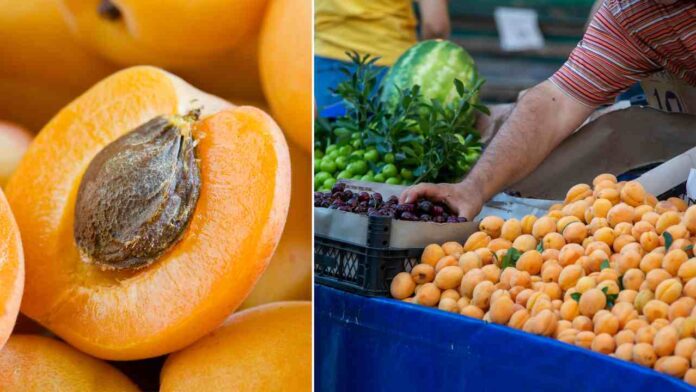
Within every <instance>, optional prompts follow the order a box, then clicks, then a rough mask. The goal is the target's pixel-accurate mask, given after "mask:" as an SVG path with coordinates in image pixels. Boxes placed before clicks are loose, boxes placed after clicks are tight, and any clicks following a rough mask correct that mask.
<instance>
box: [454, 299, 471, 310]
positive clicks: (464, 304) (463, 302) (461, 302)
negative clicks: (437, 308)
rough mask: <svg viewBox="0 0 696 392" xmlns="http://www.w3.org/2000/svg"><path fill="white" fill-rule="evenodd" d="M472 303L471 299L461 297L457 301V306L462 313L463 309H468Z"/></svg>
mask: <svg viewBox="0 0 696 392" xmlns="http://www.w3.org/2000/svg"><path fill="white" fill-rule="evenodd" d="M470 302H471V300H469V298H467V297H460V298H459V299H458V300H457V306H459V310H460V311H461V310H462V309H464V308H465V307H467V306H468V305H469V304H470Z"/></svg>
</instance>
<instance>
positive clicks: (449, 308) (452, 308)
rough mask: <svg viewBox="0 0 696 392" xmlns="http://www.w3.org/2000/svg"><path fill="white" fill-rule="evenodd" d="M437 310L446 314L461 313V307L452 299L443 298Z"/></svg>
mask: <svg viewBox="0 0 696 392" xmlns="http://www.w3.org/2000/svg"><path fill="white" fill-rule="evenodd" d="M437 308H438V309H440V310H444V311H445V312H454V313H459V305H457V301H455V300H454V299H452V298H441V299H440V303H438V304H437Z"/></svg>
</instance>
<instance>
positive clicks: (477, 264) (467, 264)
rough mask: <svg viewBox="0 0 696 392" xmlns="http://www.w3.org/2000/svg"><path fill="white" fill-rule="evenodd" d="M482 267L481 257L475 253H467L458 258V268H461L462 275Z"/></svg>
mask: <svg viewBox="0 0 696 392" xmlns="http://www.w3.org/2000/svg"><path fill="white" fill-rule="evenodd" d="M482 265H483V263H482V261H481V257H479V255H478V254H476V252H472V251H469V252H466V253H464V254H463V255H461V256H460V257H459V268H461V269H462V271H464V273H467V272H469V271H471V270H472V269H474V268H481V267H482Z"/></svg>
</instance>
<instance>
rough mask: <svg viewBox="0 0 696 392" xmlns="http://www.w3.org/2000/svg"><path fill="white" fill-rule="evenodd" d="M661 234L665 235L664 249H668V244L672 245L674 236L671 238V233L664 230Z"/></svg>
mask: <svg viewBox="0 0 696 392" xmlns="http://www.w3.org/2000/svg"><path fill="white" fill-rule="evenodd" d="M662 236H663V237H665V250H667V249H669V247H670V246H672V242H674V238H672V234H669V232H667V231H665V232H664V233H662Z"/></svg>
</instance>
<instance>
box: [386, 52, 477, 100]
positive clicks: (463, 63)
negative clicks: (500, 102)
mask: <svg viewBox="0 0 696 392" xmlns="http://www.w3.org/2000/svg"><path fill="white" fill-rule="evenodd" d="M454 79H459V80H461V81H462V82H463V83H464V87H466V88H468V89H470V88H472V87H473V86H474V84H475V83H476V80H477V79H478V72H477V70H476V64H474V59H472V58H471V56H470V55H469V53H467V51H466V50H464V48H462V47H461V46H459V45H457V44H455V43H453V42H450V41H443V40H428V41H423V42H420V43H418V44H416V45H414V46H412V47H411V48H410V49H408V50H407V51H406V52H404V54H402V55H401V57H399V59H398V60H397V61H396V64H394V65H393V66H392V67H391V68H390V69H389V72H387V75H386V76H385V78H384V81H383V82H382V86H383V90H382V96H381V99H382V100H383V101H385V102H387V106H389V107H394V106H396V103H397V102H398V97H399V89H401V90H403V89H405V88H410V87H412V86H414V85H416V84H417V85H419V86H421V92H422V93H423V96H424V97H425V98H427V99H438V100H440V102H443V103H445V104H447V103H449V102H452V101H454V100H456V99H458V98H459V95H458V94H457V89H456V87H455V86H454ZM477 101H478V94H477V95H476V96H475V97H474V99H473V102H477Z"/></svg>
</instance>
